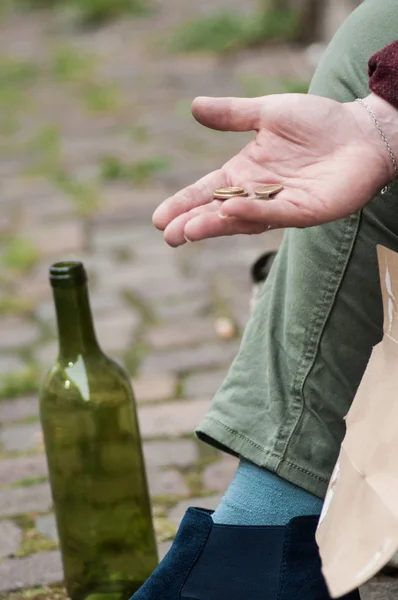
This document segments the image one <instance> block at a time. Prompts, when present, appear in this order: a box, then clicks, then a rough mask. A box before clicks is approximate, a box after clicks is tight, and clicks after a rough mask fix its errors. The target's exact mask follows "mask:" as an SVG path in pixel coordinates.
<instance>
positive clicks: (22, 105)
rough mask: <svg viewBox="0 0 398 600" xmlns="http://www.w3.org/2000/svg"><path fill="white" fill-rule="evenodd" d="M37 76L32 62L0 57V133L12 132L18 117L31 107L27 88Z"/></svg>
mask: <svg viewBox="0 0 398 600" xmlns="http://www.w3.org/2000/svg"><path fill="white" fill-rule="evenodd" d="M38 76H39V68H38V67H37V65H35V64H34V63H30V62H28V61H21V60H19V59H15V58H0V133H1V134H3V135H10V134H13V133H14V132H15V131H16V130H17V129H18V126H19V119H20V117H21V116H22V115H25V114H26V113H27V112H28V111H29V110H30V109H31V108H32V99H31V98H29V95H28V88H29V86H30V85H31V84H32V83H34V82H35V81H36V80H37V78H38Z"/></svg>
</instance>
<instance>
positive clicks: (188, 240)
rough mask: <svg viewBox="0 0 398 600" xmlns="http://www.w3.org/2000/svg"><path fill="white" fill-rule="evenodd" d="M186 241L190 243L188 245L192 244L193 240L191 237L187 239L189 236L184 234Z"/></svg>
mask: <svg viewBox="0 0 398 600" xmlns="http://www.w3.org/2000/svg"><path fill="white" fill-rule="evenodd" d="M184 240H185V241H186V242H188V244H192V240H190V239H189V237H187V235H186V234H185V233H184Z"/></svg>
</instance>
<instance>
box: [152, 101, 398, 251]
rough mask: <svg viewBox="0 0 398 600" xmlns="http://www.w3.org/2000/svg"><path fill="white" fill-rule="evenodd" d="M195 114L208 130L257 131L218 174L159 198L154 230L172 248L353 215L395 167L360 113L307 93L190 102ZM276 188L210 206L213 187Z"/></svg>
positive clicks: (378, 107)
mask: <svg viewBox="0 0 398 600" xmlns="http://www.w3.org/2000/svg"><path fill="white" fill-rule="evenodd" d="M366 100H367V102H368V104H370V105H371V106H372V108H373V110H374V111H375V112H376V114H377V115H378V116H380V120H381V122H382V124H383V123H385V124H386V125H387V126H388V127H389V129H391V131H389V133H391V135H392V134H394V136H395V139H397V141H398V133H397V131H396V129H398V127H396V125H394V126H391V122H392V120H391V114H390V113H391V112H394V113H395V114H394V116H395V123H396V117H397V115H396V110H395V109H394V108H393V107H391V106H390V105H389V104H387V102H385V101H384V100H381V98H378V97H377V96H375V95H374V94H371V95H370V96H369V97H368V98H367V99H366ZM192 112H193V115H194V116H195V118H196V119H197V120H198V121H199V122H200V123H202V124H203V125H205V126H207V127H211V128H213V129H219V130H230V131H255V132H256V136H255V139H254V140H252V141H251V142H250V143H249V144H248V145H247V146H246V147H245V148H243V150H241V152H239V154H237V155H236V156H234V157H233V158H232V159H231V160H229V161H228V162H227V163H226V164H225V165H224V166H223V167H221V169H219V170H217V171H214V172H213V173H210V174H209V175H207V176H206V177H204V178H203V179H201V180H199V181H198V182H196V183H195V184H193V185H190V186H189V187H187V188H185V189H183V190H181V191H180V192H178V193H177V194H176V195H174V196H172V197H171V198H169V199H167V200H165V201H164V202H163V203H162V204H161V205H160V206H159V208H158V209H157V210H156V211H155V213H154V216H153V223H154V225H155V226H156V227H157V228H158V229H160V230H162V231H164V237H165V240H166V242H167V243H168V244H170V245H171V246H180V245H181V244H184V243H185V241H187V240H188V241H197V240H201V239H205V238H210V237H218V236H223V235H234V234H240V233H244V234H253V233H261V232H263V231H265V230H266V229H269V228H273V229H275V228H281V227H311V226H313V225H319V224H321V223H326V222H328V221H333V220H337V219H340V218H342V217H345V216H347V215H349V214H352V213H354V212H356V211H358V210H359V209H361V208H362V207H363V206H364V205H365V204H367V203H368V202H370V201H371V200H372V198H373V197H374V196H375V195H376V194H377V193H378V192H379V191H380V190H381V189H382V187H383V186H384V185H385V184H386V183H387V182H388V181H390V180H391V179H392V177H393V166H392V163H391V159H390V156H389V154H388V152H387V149H386V147H385V145H384V144H383V141H382V139H381V137H380V135H379V133H378V131H377V129H376V128H375V126H374V123H373V121H372V119H371V118H370V116H369V114H367V112H366V110H365V109H364V108H363V107H362V106H360V105H359V104H358V103H354V102H352V103H346V104H341V103H339V102H335V101H334V100H329V99H326V98H321V97H317V96H311V95H305V94H283V95H273V96H265V97H262V98H251V99H245V98H197V99H196V100H195V101H194V103H193V106H192ZM266 183H280V184H282V185H283V188H284V189H283V191H281V192H280V193H279V194H278V195H277V196H275V197H274V198H273V199H270V200H267V201H264V200H257V199H251V198H245V197H237V198H232V199H229V200H225V201H223V202H220V201H213V191H214V189H216V188H219V187H224V186H241V187H243V188H245V190H246V191H248V192H249V193H252V192H253V191H254V190H255V189H256V188H257V187H258V186H259V185H262V184H266Z"/></svg>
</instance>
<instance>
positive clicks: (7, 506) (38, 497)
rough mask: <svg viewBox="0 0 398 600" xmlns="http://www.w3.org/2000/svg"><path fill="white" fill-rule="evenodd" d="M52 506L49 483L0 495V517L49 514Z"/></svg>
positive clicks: (6, 491)
mask: <svg viewBox="0 0 398 600" xmlns="http://www.w3.org/2000/svg"><path fill="white" fill-rule="evenodd" d="M51 505H52V499H51V491H50V486H49V485H48V484H47V483H40V484H39V485H32V486H28V487H21V488H15V489H11V490H3V491H2V492H1V494H0V515H1V516H3V517H8V516H11V515H19V514H22V513H27V512H48V511H49V510H50V509H51ZM0 580H1V577H0Z"/></svg>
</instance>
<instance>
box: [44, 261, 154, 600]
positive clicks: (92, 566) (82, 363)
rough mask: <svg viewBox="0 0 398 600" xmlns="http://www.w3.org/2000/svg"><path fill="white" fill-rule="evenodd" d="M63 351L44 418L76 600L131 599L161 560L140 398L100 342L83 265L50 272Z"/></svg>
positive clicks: (49, 384) (48, 384)
mask: <svg viewBox="0 0 398 600" xmlns="http://www.w3.org/2000/svg"><path fill="white" fill-rule="evenodd" d="M50 282H51V285H52V288H53V294H54V300H55V308H56V314H57V324H58V336H59V355H58V359H57V362H56V364H55V365H54V367H52V369H50V371H49V373H48V374H47V377H46V379H45V381H44V384H43V387H42V390H41V397H40V416H41V422H42V427H43V434H44V442H45V446H46V453H47V461H48V467H49V473H50V483H51V489H52V495H53V501H54V509H55V514H56V520H57V526H58V533H59V538H60V545H61V553H62V560H63V565H64V574H65V585H66V588H67V591H68V594H69V596H70V598H71V599H72V600H127V599H128V598H129V596H130V595H131V594H133V593H134V592H135V591H136V590H137V589H138V588H139V587H140V586H141V585H142V583H143V582H144V581H145V580H146V579H147V578H148V577H149V575H150V574H151V572H152V571H153V569H154V568H155V567H156V565H157V550H156V543H155V536H154V531H153V525H152V514H151V506H150V500H149V495H148V486H147V480H146V474H145V467H144V461H143V455H142V447H141V439H140V434H139V428H138V421H137V414H136V409H135V402H134V396H133V392H132V389H131V385H130V382H129V378H128V376H127V374H126V373H125V372H124V370H123V369H122V368H121V367H120V366H119V365H118V364H116V363H115V362H114V361H112V360H111V359H109V358H108V357H107V356H105V354H104V353H103V352H102V350H101V349H100V347H99V345H98V342H97V339H96V336H95V332H94V327H93V320H92V315H91V310H90V303H89V297H88V290H87V278H86V273H85V270H84V267H83V265H82V264H81V263H75V262H63V263H57V264H55V265H53V266H52V267H51V269H50Z"/></svg>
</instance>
